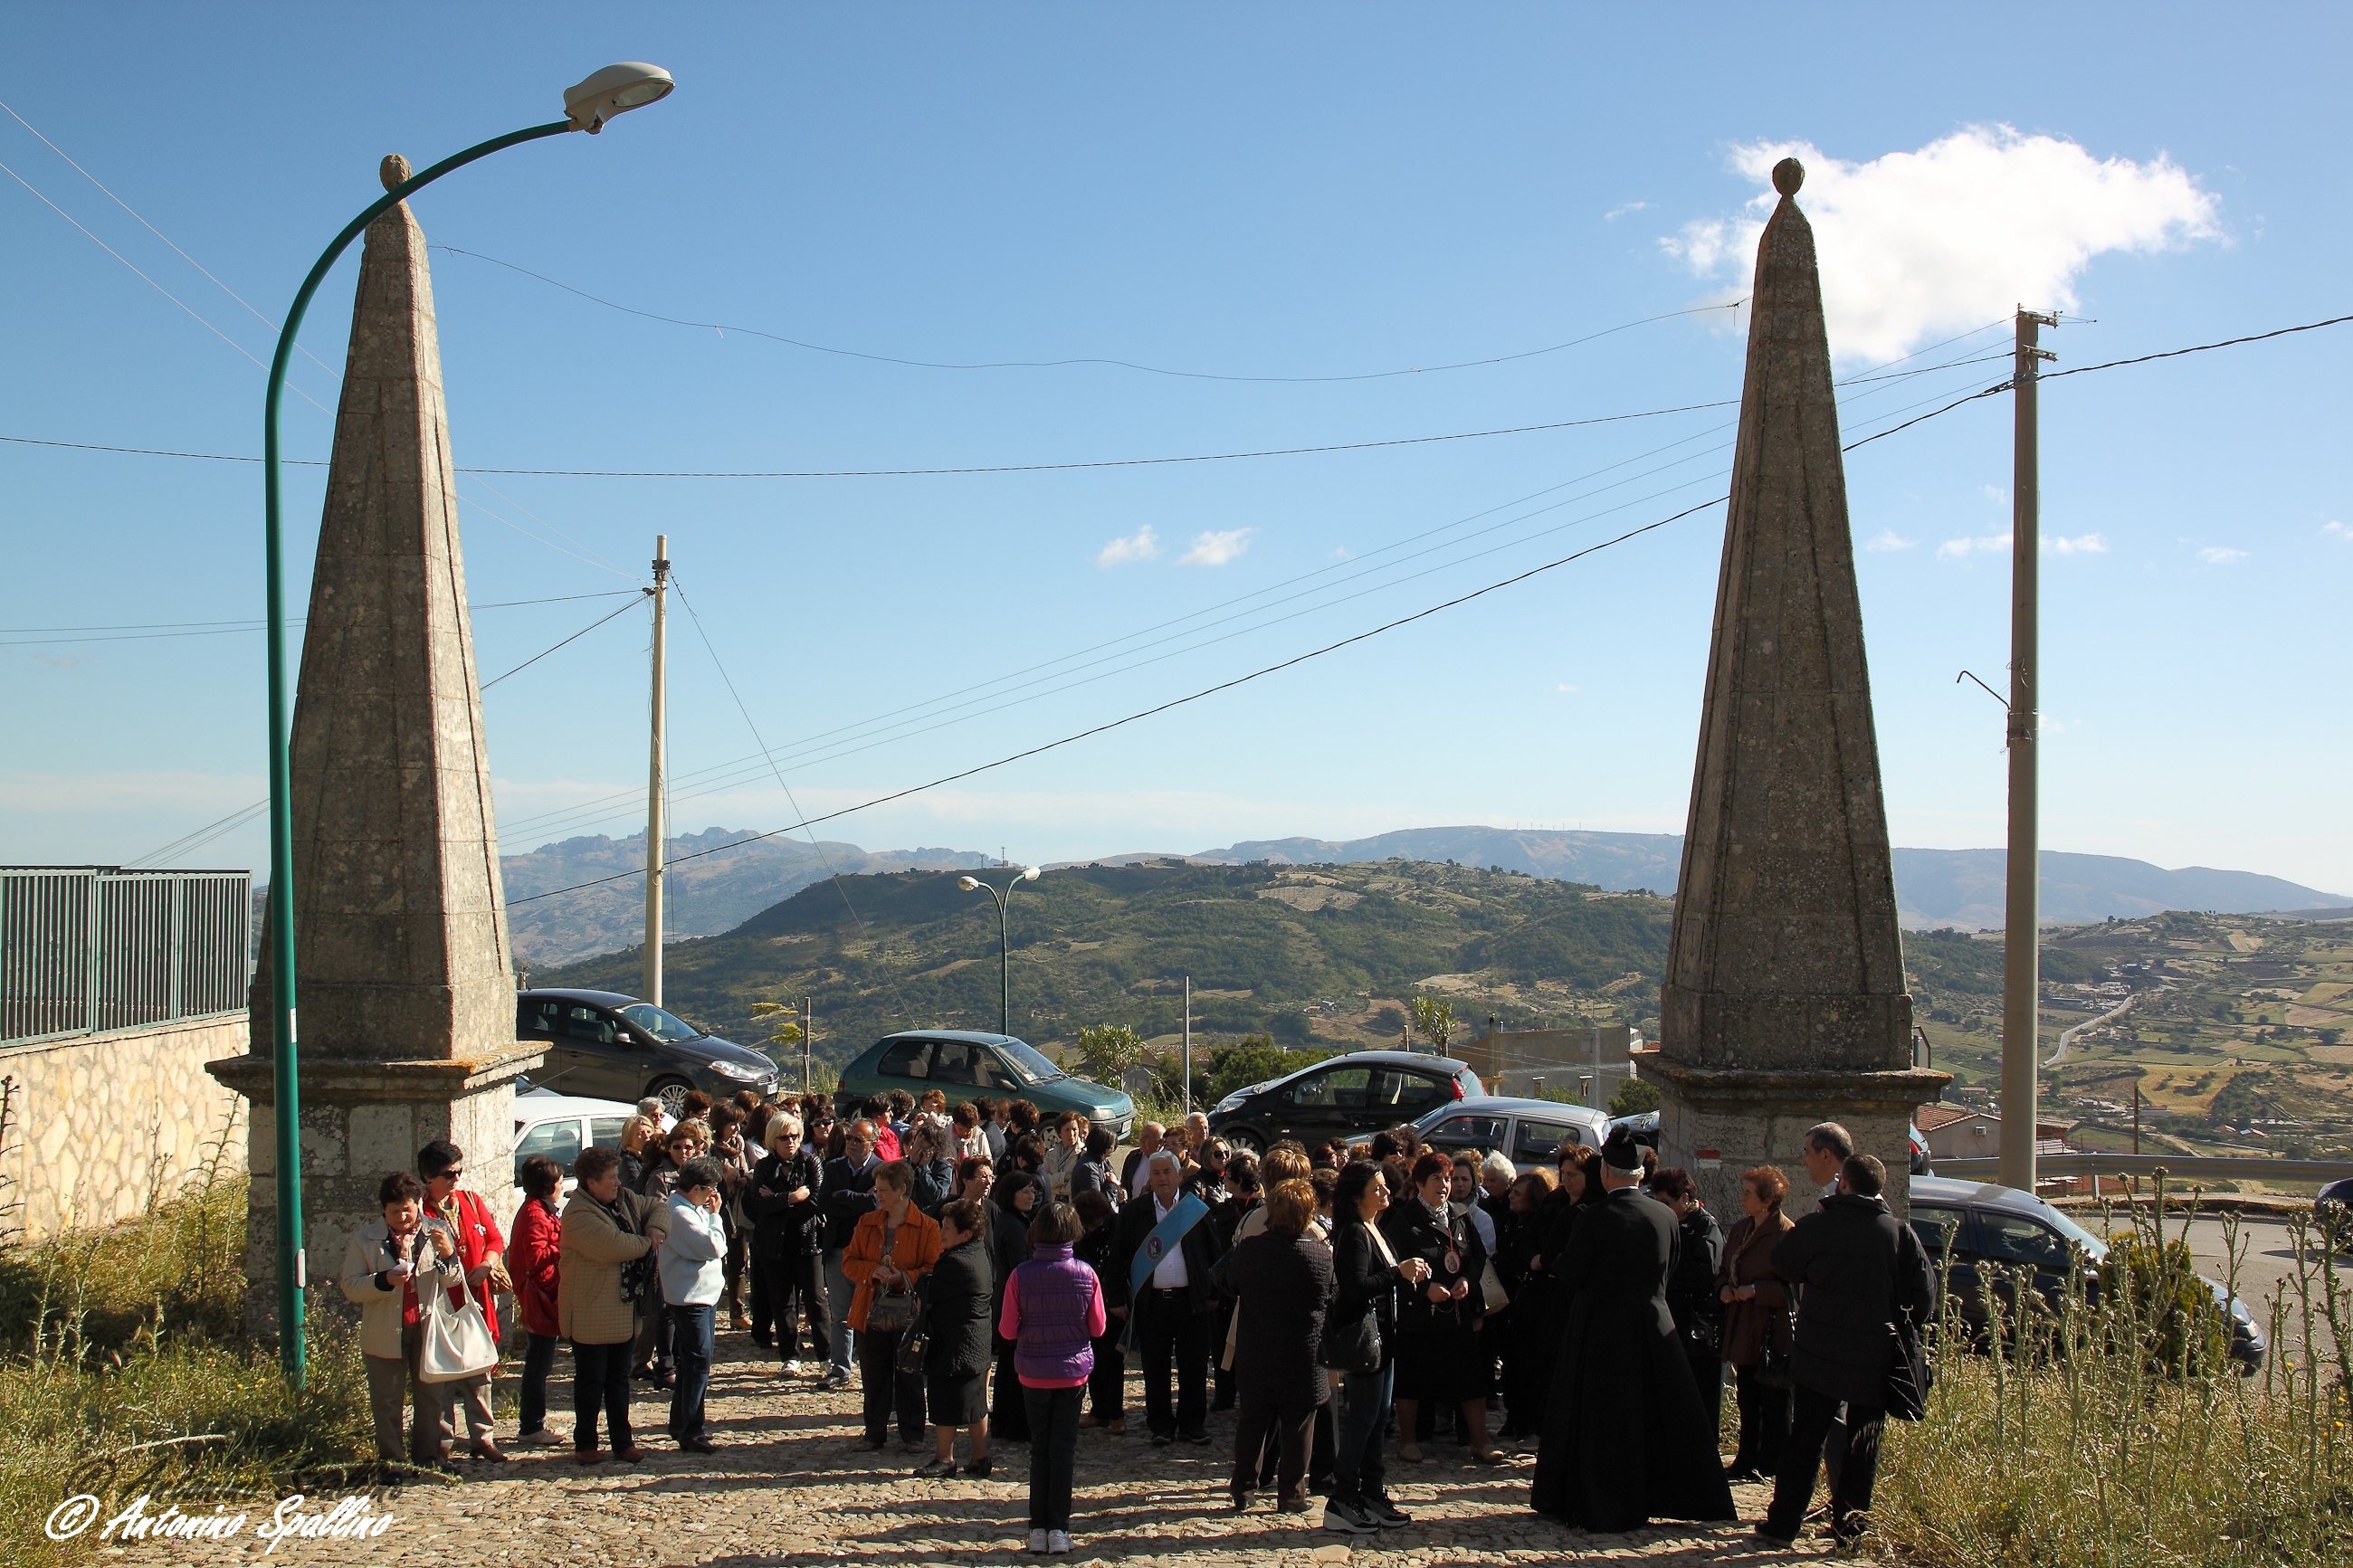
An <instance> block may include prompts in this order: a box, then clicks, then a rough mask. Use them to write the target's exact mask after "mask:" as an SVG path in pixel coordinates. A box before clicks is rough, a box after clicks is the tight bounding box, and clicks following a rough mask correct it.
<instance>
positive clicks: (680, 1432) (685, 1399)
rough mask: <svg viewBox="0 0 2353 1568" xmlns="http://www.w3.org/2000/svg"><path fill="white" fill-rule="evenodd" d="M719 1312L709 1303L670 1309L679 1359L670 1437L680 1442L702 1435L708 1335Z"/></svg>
mask: <svg viewBox="0 0 2353 1568" xmlns="http://www.w3.org/2000/svg"><path fill="white" fill-rule="evenodd" d="M718 1310H719V1309H718V1307H717V1306H716V1305H715V1304H712V1303H710V1302H705V1303H703V1304H702V1305H701V1306H690V1307H679V1306H673V1307H671V1308H670V1325H671V1327H670V1341H671V1351H672V1352H673V1353H674V1354H675V1355H676V1356H677V1357H678V1382H677V1384H674V1385H673V1386H672V1387H671V1389H670V1436H672V1437H675V1438H678V1439H680V1440H681V1441H683V1440H684V1439H686V1438H688V1437H700V1436H702V1396H703V1395H704V1394H707V1393H708V1392H710V1389H711V1335H712V1330H713V1329H714V1328H715V1327H716V1326H717V1325H716V1324H715V1323H714V1322H713V1321H712V1319H713V1317H714V1316H715V1315H716V1314H717V1312H718Z"/></svg>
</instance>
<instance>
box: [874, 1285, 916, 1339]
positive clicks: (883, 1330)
mask: <svg viewBox="0 0 2353 1568" xmlns="http://www.w3.org/2000/svg"><path fill="white" fill-rule="evenodd" d="M916 1305H917V1303H916V1300H915V1297H914V1293H913V1291H909V1290H888V1291H884V1290H878V1291H876V1292H875V1293H874V1295H873V1296H872V1298H871V1299H870V1300H868V1301H867V1303H866V1332H868V1333H870V1334H895V1333H900V1332H902V1331H904V1330H906V1329H907V1328H908V1327H909V1326H910V1325H912V1324H913V1322H914V1321H915V1310H916Z"/></svg>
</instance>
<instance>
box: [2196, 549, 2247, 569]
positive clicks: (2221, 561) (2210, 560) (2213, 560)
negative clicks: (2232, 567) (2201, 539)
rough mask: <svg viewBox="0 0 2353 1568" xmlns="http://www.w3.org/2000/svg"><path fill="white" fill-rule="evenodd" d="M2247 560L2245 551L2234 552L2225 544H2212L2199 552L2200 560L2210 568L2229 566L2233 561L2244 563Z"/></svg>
mask: <svg viewBox="0 0 2353 1568" xmlns="http://www.w3.org/2000/svg"><path fill="white" fill-rule="evenodd" d="M2246 558H2247V552H2245V551H2243V550H2232V548H2230V547H2229V546H2228V545H2224V544H2210V545H2208V546H2207V547H2206V548H2205V549H2203V550H2201V551H2200V552H2198V559H2199V560H2200V561H2203V562H2204V563H2206V564H2207V565H2209V566H2228V565H2229V564H2230V563H2232V562H2233V561H2244V560H2245V559H2246Z"/></svg>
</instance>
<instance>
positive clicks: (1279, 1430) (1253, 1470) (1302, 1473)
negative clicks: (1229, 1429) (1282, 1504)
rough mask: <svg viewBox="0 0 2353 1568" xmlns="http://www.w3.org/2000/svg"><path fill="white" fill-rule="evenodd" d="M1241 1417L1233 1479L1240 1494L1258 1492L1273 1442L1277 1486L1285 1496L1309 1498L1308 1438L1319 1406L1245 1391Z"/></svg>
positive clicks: (1260, 1392) (1236, 1433) (1235, 1440)
mask: <svg viewBox="0 0 2353 1568" xmlns="http://www.w3.org/2000/svg"><path fill="white" fill-rule="evenodd" d="M1239 1403H1240V1418H1239V1419H1238V1420H1237V1421H1236V1423H1235V1425H1234V1479H1233V1480H1232V1482H1231V1483H1230V1485H1231V1487H1232V1489H1233V1490H1235V1491H1237V1492H1247V1491H1250V1490H1253V1489H1256V1487H1257V1485H1258V1481H1259V1475H1260V1469H1259V1468H1260V1466H1261V1464H1262V1463H1264V1461H1265V1456H1266V1446H1267V1443H1268V1441H1269V1440H1270V1439H1271V1440H1272V1442H1273V1443H1274V1446H1275V1448H1276V1450H1277V1452H1276V1461H1275V1472H1274V1479H1275V1485H1276V1486H1277V1487H1278V1488H1279V1489H1281V1491H1282V1496H1284V1497H1304V1496H1306V1495H1307V1439H1308V1434H1309V1433H1310V1432H1312V1431H1313V1430H1314V1426H1315V1415H1316V1412H1317V1411H1319V1410H1321V1409H1322V1408H1323V1406H1322V1405H1308V1404H1305V1403H1294V1402H1291V1401H1285V1400H1278V1399H1276V1398H1274V1397H1273V1396H1272V1395H1271V1394H1266V1393H1264V1392H1262V1391H1258V1390H1253V1389H1249V1388H1244V1389H1243V1390H1242V1391H1241V1397H1240V1402H1239Z"/></svg>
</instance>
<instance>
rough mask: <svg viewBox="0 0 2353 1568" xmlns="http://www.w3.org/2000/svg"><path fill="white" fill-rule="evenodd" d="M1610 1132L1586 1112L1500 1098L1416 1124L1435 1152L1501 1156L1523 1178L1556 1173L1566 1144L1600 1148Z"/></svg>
mask: <svg viewBox="0 0 2353 1568" xmlns="http://www.w3.org/2000/svg"><path fill="white" fill-rule="evenodd" d="M1414 1127H1415V1129H1416V1130H1417V1131H1419V1132H1420V1133H1421V1136H1422V1141H1423V1142H1426V1143H1428V1144H1429V1145H1430V1147H1431V1148H1433V1149H1437V1150H1440V1151H1441V1152H1445V1153H1449V1154H1451V1153H1454V1152H1456V1151H1458V1150H1464V1149H1467V1150H1471V1151H1473V1152H1479V1153H1485V1152H1489V1151H1491V1150H1492V1151H1499V1152H1502V1153H1503V1154H1504V1156H1506V1157H1507V1158H1508V1159H1510V1161H1511V1162H1512V1163H1513V1165H1514V1167H1515V1168H1517V1169H1518V1170H1520V1171H1522V1172H1523V1173H1525V1172H1528V1171H1549V1170H1551V1169H1552V1168H1553V1167H1554V1166H1555V1165H1557V1164H1558V1163H1560V1151H1561V1146H1562V1145H1563V1144H1582V1145H1583V1146H1584V1147H1586V1148H1588V1149H1599V1148H1600V1147H1601V1141H1602V1139H1603V1138H1605V1137H1606V1136H1608V1131H1609V1117H1608V1116H1607V1115H1606V1114H1605V1113H1603V1112H1601V1111H1599V1110H1591V1109H1589V1108H1588V1107H1586V1106H1582V1105H1569V1104H1567V1103H1565V1102H1563V1101H1561V1100H1517V1099H1514V1098H1512V1097H1510V1096H1506V1095H1500V1094H1482V1095H1475V1096H1473V1097H1472V1098H1471V1099H1468V1100H1456V1101H1454V1102H1453V1103H1452V1104H1451V1105H1441V1106H1440V1107H1439V1108H1438V1109H1437V1110H1433V1111H1431V1112H1430V1114H1429V1115H1427V1116H1424V1117H1423V1118H1421V1120H1419V1121H1416V1122H1415V1123H1414Z"/></svg>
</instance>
